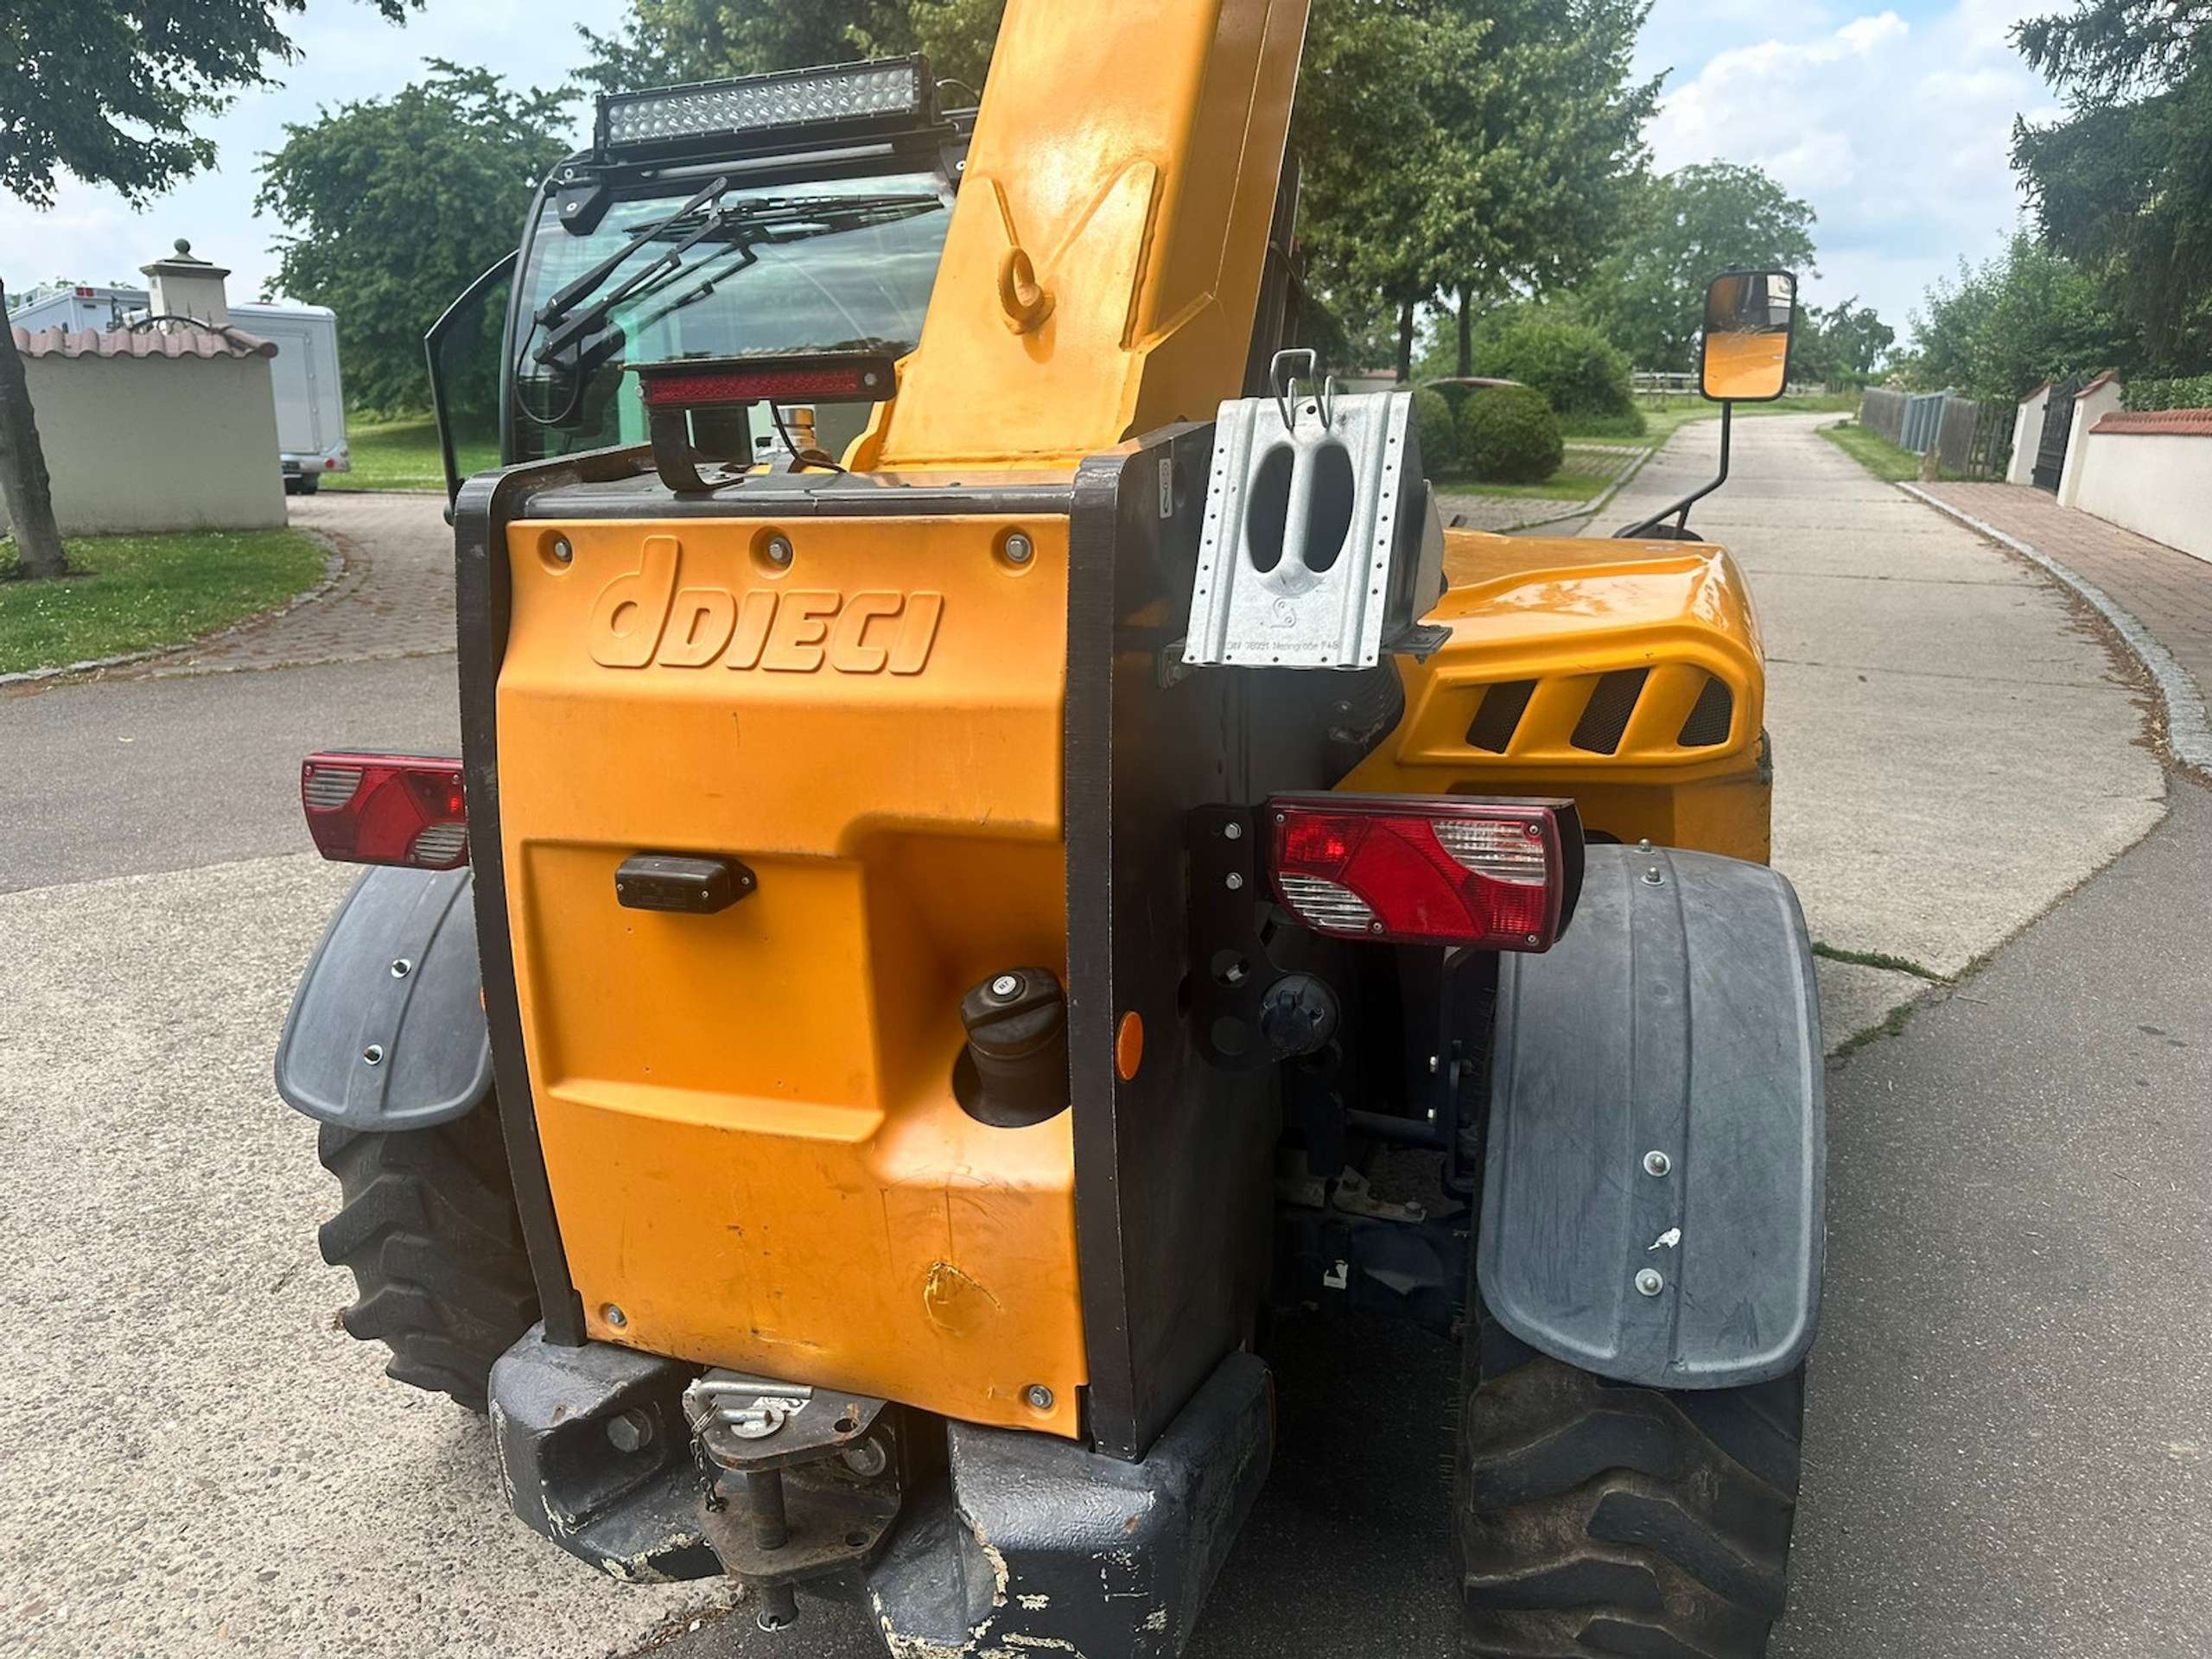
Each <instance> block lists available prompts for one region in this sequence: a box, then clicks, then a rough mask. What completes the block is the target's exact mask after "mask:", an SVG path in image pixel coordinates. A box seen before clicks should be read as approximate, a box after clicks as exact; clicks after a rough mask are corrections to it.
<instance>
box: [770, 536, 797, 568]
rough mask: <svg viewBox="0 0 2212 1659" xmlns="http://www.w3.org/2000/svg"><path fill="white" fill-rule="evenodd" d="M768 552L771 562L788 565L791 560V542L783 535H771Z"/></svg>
mask: <svg viewBox="0 0 2212 1659" xmlns="http://www.w3.org/2000/svg"><path fill="white" fill-rule="evenodd" d="M767 553H768V563H771V564H773V565H787V564H789V563H791V542H790V541H789V540H788V539H787V538H786V537H782V536H771V537H769V538H768V547H767Z"/></svg>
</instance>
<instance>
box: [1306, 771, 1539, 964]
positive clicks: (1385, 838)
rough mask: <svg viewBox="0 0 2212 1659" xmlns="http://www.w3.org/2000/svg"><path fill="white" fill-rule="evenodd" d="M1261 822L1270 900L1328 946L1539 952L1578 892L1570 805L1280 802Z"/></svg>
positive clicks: (1414, 799)
mask: <svg viewBox="0 0 2212 1659" xmlns="http://www.w3.org/2000/svg"><path fill="white" fill-rule="evenodd" d="M1265 821H1266V823H1267V827H1268V832H1269V843H1268V845H1269V854H1270V856H1269V859H1268V867H1269V873H1270V874H1271V875H1272V876H1273V878H1274V888H1275V894H1276V897H1278V898H1279V899H1281V901H1282V904H1283V906H1284V908H1285V909H1287V910H1288V911H1289V912H1290V913H1291V914H1292V915H1293V916H1294V917H1296V918H1298V920H1299V921H1300V922H1301V923H1302V924H1304V925H1306V927H1309V928H1311V929H1312V930H1313V931H1315V932H1316V933H1322V934H1326V935H1328V936H1330V937H1332V938H1342V939H1370V940H1376V941H1378V942H1383V943H1389V944H1440V945H1465V946H1469V947H1471V948H1474V949H1478V950H1549V949H1550V948H1551V947H1552V945H1553V944H1554V943H1555V942H1556V941H1557V940H1558V938H1559V936H1560V933H1562V932H1563V931H1566V927H1567V919H1568V918H1569V917H1571V916H1572V915H1573V912H1574V901H1575V899H1576V897H1577V896H1578V895H1579V894H1580V891H1581V887H1582V821H1581V818H1580V816H1579V815H1578V814H1577V813H1576V811H1575V808H1574V804H1573V802H1572V801H1480V800H1469V799H1465V798H1459V797H1455V796H1431V795H1281V796H1277V797H1276V798H1274V799H1273V800H1271V801H1269V802H1268V804H1267V809H1266V820H1265Z"/></svg>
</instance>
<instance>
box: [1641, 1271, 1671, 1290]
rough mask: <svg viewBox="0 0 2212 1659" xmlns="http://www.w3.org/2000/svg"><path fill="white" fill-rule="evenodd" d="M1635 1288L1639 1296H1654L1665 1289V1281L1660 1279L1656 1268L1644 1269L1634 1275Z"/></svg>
mask: <svg viewBox="0 0 2212 1659" xmlns="http://www.w3.org/2000/svg"><path fill="white" fill-rule="evenodd" d="M1636 1288H1637V1294H1639V1295H1643V1296H1656V1295H1657V1294H1659V1293H1660V1292H1661V1291H1662V1290H1664V1289H1666V1288H1667V1281H1666V1280H1665V1279H1664V1278H1662V1277H1661V1275H1660V1273H1659V1270H1658V1268H1644V1269H1643V1271H1642V1272H1641V1273H1639V1274H1637V1275H1636Z"/></svg>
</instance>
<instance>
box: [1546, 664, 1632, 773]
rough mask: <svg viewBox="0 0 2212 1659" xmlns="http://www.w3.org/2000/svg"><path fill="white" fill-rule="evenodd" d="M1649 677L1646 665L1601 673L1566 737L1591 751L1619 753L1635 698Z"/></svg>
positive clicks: (1581, 747)
mask: <svg viewBox="0 0 2212 1659" xmlns="http://www.w3.org/2000/svg"><path fill="white" fill-rule="evenodd" d="M1650 677H1651V671H1650V670H1649V669H1648V668H1624V669H1617V670H1615V671H1613V672H1612V673H1611V674H1604V675H1600V676H1599V679H1598V683H1597V686H1596V688H1595V689H1594V690H1592V692H1591V693H1590V701H1589V702H1588V703H1586V705H1585V706H1584V708H1583V710H1582V718H1581V719H1580V721H1576V722H1575V727H1574V735H1573V737H1571V738H1569V739H1568V740H1567V741H1569V742H1570V743H1572V744H1573V746H1574V747H1576V748H1578V749H1584V750H1587V751H1588V752H1589V753H1592V754H1618V753H1620V747H1621V739H1622V738H1624V737H1625V736H1626V735H1627V734H1628V722H1629V719H1630V716H1631V715H1634V714H1635V713H1636V703H1637V698H1639V697H1641V696H1643V683H1644V682H1645V681H1646V680H1648V679H1649V678H1650Z"/></svg>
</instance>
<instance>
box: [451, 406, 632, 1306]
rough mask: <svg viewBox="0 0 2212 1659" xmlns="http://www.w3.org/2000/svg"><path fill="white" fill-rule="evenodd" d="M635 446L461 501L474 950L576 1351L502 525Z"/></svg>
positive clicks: (489, 480) (510, 473) (556, 1296)
mask: <svg viewBox="0 0 2212 1659" xmlns="http://www.w3.org/2000/svg"><path fill="white" fill-rule="evenodd" d="M634 453H635V452H633V451H626V450H599V451H594V452H593V453H592V454H584V455H575V456H567V457H563V458H562V459H560V460H558V461H540V462H537V463H536V464H534V465H531V466H524V467H509V468H507V469H506V470H505V471H504V472H499V473H483V474H478V475H477V476H476V477H474V478H472V479H471V480H468V482H467V483H466V484H464V485H463V486H461V495H460V497H459V498H458V499H456V500H455V502H454V519H453V524H454V647H455V650H456V652H457V653H458V657H459V670H460V681H461V779H462V784H463V786H464V787H465V788H466V789H467V796H468V848H469V856H470V863H471V866H472V868H474V871H475V874H476V884H475V887H476V949H477V955H478V958H479V962H480V966H481V969H482V972H483V977H484V1016H485V1020H486V1024H487V1025H488V1027H490V1031H491V1036H492V1073H493V1079H494V1081H495V1083H496V1085H497V1087H498V1090H499V1131H500V1135H501V1136H502V1138H504V1139H505V1141H506V1147H507V1167H508V1170H509V1172H510V1173H511V1174H512V1177H513V1179H514V1189H515V1208H516V1210H517V1211H518V1212H519V1213H520V1216H521V1218H522V1236H523V1243H524V1246H525V1247H526V1248H527V1249H528V1250H529V1252H530V1271H531V1278H532V1279H534V1280H535V1281H537V1301H538V1306H539V1309H540V1312H541V1314H542V1316H543V1319H544V1321H545V1339H546V1341H548V1342H550V1343H551V1344H554V1345H555V1346H556V1347H563V1348H581V1347H582V1346H583V1345H584V1342H585V1340H586V1338H585V1335H584V1311H583V1304H582V1301H581V1300H578V1298H577V1296H576V1287H575V1282H574V1281H572V1280H571V1279H570V1278H569V1253H568V1250H567V1249H566V1248H565V1247H564V1246H563V1244H562V1243H561V1224H560V1220H559V1217H556V1215H555V1214H554V1211H553V1187H552V1183H551V1182H550V1180H549V1179H547V1176H546V1173H545V1151H544V1147H543V1146H542V1145H540V1144H539V1141H538V1138H537V1099H536V1096H534V1095H533V1094H532V1092H531V1084H530V1065H529V1061H528V1060H527V1059H526V1058H525V1057H524V1050H523V1040H522V1006H521V1001H520V998H519V996H518V993H517V991H516V988H515V953H514V940H513V938H512V934H511V933H510V932H509V931H508V927H507V879H506V874H507V872H506V849H505V845H504V843H503V842H502V841H501V839H500V833H499V667H500V664H502V663H503V662H505V659H506V654H507V624H508V618H509V613H510V607H511V605H512V597H513V595H512V591H511V589H512V582H511V578H510V575H509V573H508V569H507V551H506V541H507V535H506V532H507V526H508V525H509V524H511V523H512V522H513V521H514V520H515V519H517V518H523V517H524V516H526V509H527V507H528V505H529V503H530V501H531V499H532V498H533V497H534V496H537V495H538V494H540V493H543V492H545V491H547V490H553V489H559V488H563V487H565V486H577V485H584V484H596V483H604V482H607V481H608V480H613V479H615V478H620V477H625V476H627V475H628V474H630V473H631V472H632V471H633V470H634V469H635V468H634V461H633V456H634Z"/></svg>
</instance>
